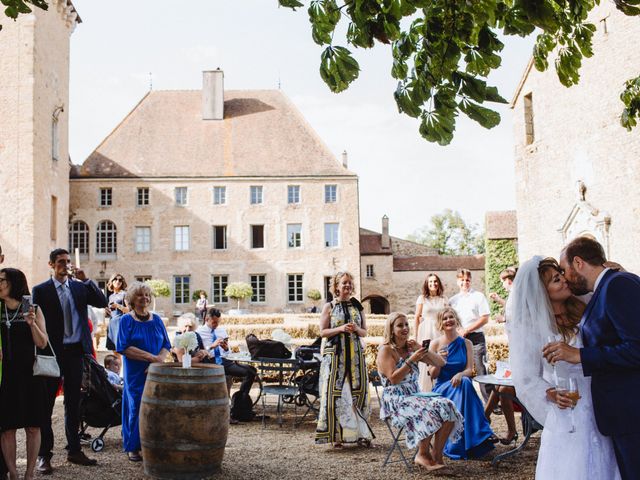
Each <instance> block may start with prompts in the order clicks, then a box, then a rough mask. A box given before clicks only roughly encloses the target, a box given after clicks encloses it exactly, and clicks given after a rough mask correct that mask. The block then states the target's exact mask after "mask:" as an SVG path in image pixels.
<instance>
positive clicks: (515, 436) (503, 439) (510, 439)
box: [500, 432, 518, 445]
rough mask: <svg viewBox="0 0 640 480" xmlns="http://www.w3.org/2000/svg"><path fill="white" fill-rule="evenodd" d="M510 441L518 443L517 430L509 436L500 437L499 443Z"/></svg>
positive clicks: (508, 442) (505, 443)
mask: <svg viewBox="0 0 640 480" xmlns="http://www.w3.org/2000/svg"><path fill="white" fill-rule="evenodd" d="M511 442H513V443H518V432H516V433H515V434H514V435H513V436H512V437H511V438H501V439H500V443H501V444H502V445H509V444H510V443H511Z"/></svg>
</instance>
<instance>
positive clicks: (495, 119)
mask: <svg viewBox="0 0 640 480" xmlns="http://www.w3.org/2000/svg"><path fill="white" fill-rule="evenodd" d="M458 106H459V107H460V110H462V111H463V112H464V113H466V114H467V116H468V117H469V118H470V119H471V120H474V121H476V122H478V123H479V124H480V125H482V126H483V127H484V128H493V127H495V126H496V125H498V124H500V114H499V113H498V112H496V111H494V110H491V109H490V108H486V107H483V106H481V105H478V104H477V103H473V102H470V101H462V102H460V103H459V104H458Z"/></svg>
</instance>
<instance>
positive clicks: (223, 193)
mask: <svg viewBox="0 0 640 480" xmlns="http://www.w3.org/2000/svg"><path fill="white" fill-rule="evenodd" d="M225 203H227V187H213V204H214V205H224V204H225Z"/></svg>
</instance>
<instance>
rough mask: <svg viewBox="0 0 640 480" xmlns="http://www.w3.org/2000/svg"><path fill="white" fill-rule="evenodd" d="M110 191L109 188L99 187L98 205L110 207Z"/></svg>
mask: <svg viewBox="0 0 640 480" xmlns="http://www.w3.org/2000/svg"><path fill="white" fill-rule="evenodd" d="M112 193H113V192H112V191H111V188H101V189H100V206H101V207H110V206H111V202H112V197H113V196H112Z"/></svg>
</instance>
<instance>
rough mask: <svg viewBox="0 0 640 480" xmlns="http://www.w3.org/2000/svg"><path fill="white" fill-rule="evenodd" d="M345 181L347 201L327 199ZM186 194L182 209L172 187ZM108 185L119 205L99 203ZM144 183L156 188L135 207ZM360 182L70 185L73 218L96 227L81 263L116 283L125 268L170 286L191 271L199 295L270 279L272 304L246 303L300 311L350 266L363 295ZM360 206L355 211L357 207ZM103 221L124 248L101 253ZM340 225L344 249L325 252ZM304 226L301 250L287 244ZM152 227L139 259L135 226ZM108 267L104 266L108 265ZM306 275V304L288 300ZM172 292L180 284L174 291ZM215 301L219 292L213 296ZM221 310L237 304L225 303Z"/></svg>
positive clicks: (163, 304)
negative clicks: (256, 236) (180, 239)
mask: <svg viewBox="0 0 640 480" xmlns="http://www.w3.org/2000/svg"><path fill="white" fill-rule="evenodd" d="M326 183H331V184H337V185H338V190H339V197H338V198H339V202H338V203H333V204H325V203H324V185H325V184H326ZM292 184H293V185H300V187H301V199H302V203H301V204H292V205H290V204H287V185H292ZM214 185H217V186H226V192H227V204H226V205H213V200H212V187H213V186H214ZM251 185H263V194H264V203H263V204H262V205H250V204H249V187H250V186H251ZM178 186H181V187H187V188H188V204H187V206H184V207H181V206H177V205H175V201H174V188H175V187H178ZM100 187H111V188H112V189H113V190H112V191H113V205H112V206H111V207H107V208H105V207H100V206H99V204H98V202H99V189H100ZM137 187H149V188H150V206H148V207H137V206H136V192H137ZM357 192H358V189H357V178H355V177H350V178H345V177H331V178H324V177H315V178H295V177H291V178H269V179H268V178H251V179H242V178H231V177H230V178H215V179H214V178H203V179H173V180H161V179H153V178H146V179H139V180H132V179H103V180H99V179H72V180H71V204H70V210H71V217H72V219H71V220H72V221H76V220H82V221H84V222H86V223H87V224H88V226H89V229H90V246H89V252H90V253H89V256H88V258H83V262H84V263H85V266H86V267H87V269H88V271H89V274H90V275H91V276H92V277H93V278H108V276H109V275H111V274H112V273H113V272H116V271H118V272H121V273H123V274H124V275H125V276H126V278H127V279H128V280H129V281H131V280H132V279H133V277H134V276H145V275H146V276H151V277H153V278H161V279H164V280H166V281H168V282H169V283H170V284H172V279H173V276H174V275H190V276H191V291H192V292H193V291H194V290H197V289H204V290H206V291H207V292H209V294H210V295H211V275H213V274H216V275H221V274H223V275H228V276H229V282H240V281H242V282H247V283H249V275H250V274H264V275H266V302H265V303H263V304H257V303H256V304H249V303H245V308H248V309H249V310H251V311H253V312H274V311H282V310H293V311H296V312H297V311H301V310H303V309H304V308H305V307H308V306H311V301H310V300H308V299H307V298H306V292H307V291H308V290H309V289H311V288H315V289H318V290H320V292H324V277H326V276H332V275H333V274H334V273H335V272H337V271H339V270H349V271H350V272H352V273H353V275H354V277H355V279H356V288H358V289H359V285H358V283H359V282H358V279H359V278H360V262H359V249H360V246H359V235H358V209H357V205H358V198H357ZM354 206H356V207H354ZM101 220H111V221H113V222H115V224H116V226H117V231H118V252H117V255H115V256H97V255H96V254H95V253H94V252H96V226H97V224H98V223H99V222H100V221H101ZM325 222H337V223H340V246H339V247H337V248H326V247H325V246H324V223H325ZM288 223H300V224H302V248H296V249H292V248H288V247H287V224H288ZM253 224H256V225H264V226H265V227H264V228H265V248H264V249H252V248H249V246H250V225H253ZM179 225H189V226H190V232H191V238H190V241H191V248H190V250H189V251H175V245H174V233H173V227H174V226H179ZM213 225H226V226H227V249H226V250H214V249H213V248H212V245H213V244H212V226H213ZM136 226H150V227H151V251H150V252H148V253H135V249H134V245H135V235H134V232H135V227H136ZM103 262H105V263H103ZM294 273H302V274H304V280H303V281H304V284H303V290H304V298H303V301H302V302H301V303H290V302H289V301H288V299H287V274H294ZM172 290H173V285H172ZM210 301H211V296H210ZM194 306H195V304H193V303H189V304H186V305H183V304H174V303H173V299H159V300H158V307H157V308H158V309H159V310H165V311H166V312H167V313H168V312H171V311H175V310H180V311H190V310H192V309H193V308H194ZM218 306H219V307H221V308H222V309H223V310H227V309H229V308H235V302H233V301H231V300H230V302H229V303H227V304H219V305H218Z"/></svg>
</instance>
